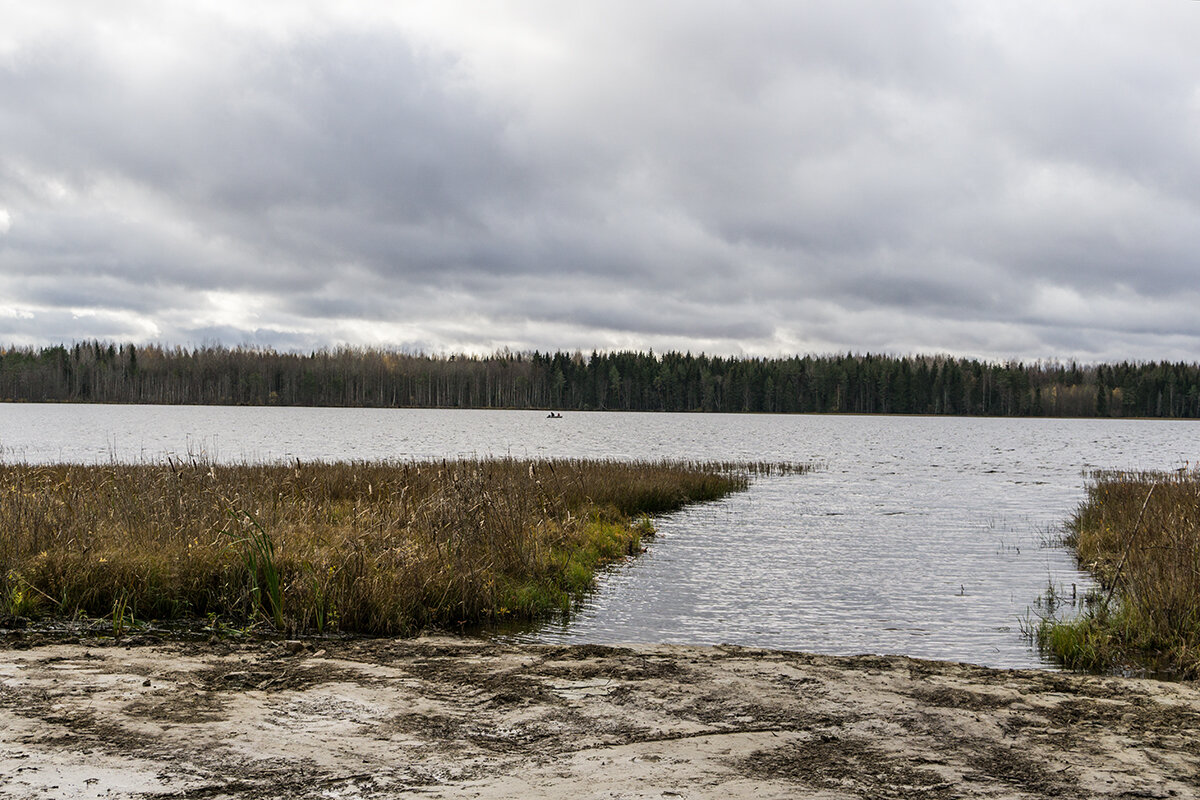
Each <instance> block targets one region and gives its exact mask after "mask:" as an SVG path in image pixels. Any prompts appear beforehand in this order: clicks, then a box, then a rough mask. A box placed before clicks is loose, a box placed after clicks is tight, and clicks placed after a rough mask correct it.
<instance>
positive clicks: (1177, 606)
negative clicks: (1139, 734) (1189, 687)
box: [1039, 469, 1200, 678]
mask: <svg viewBox="0 0 1200 800" xmlns="http://www.w3.org/2000/svg"><path fill="white" fill-rule="evenodd" d="M1067 541H1068V543H1069V544H1071V545H1073V546H1074V548H1075V551H1076V554H1077V555H1078V558H1079V562H1080V564H1081V565H1082V566H1083V567H1084V568H1085V569H1088V570H1089V571H1091V572H1092V573H1094V574H1095V575H1096V576H1097V578H1098V580H1099V582H1100V585H1101V589H1102V591H1101V592H1099V593H1097V594H1096V595H1095V596H1094V597H1093V599H1092V602H1091V603H1090V604H1089V606H1088V608H1087V610H1086V612H1085V613H1084V614H1083V615H1082V616H1080V617H1079V618H1078V619H1075V620H1066V621H1053V620H1050V621H1047V622H1046V623H1044V624H1043V625H1042V626H1041V629H1040V631H1039V638H1040V640H1041V642H1042V643H1043V644H1044V645H1045V646H1046V647H1047V648H1048V649H1049V650H1050V651H1051V652H1053V653H1055V654H1057V655H1058V656H1059V657H1060V658H1061V659H1062V660H1063V661H1064V662H1065V663H1066V664H1068V665H1069V666H1072V667H1076V668H1083V669H1099V670H1117V671H1150V672H1155V673H1171V674H1176V675H1181V676H1184V677H1191V678H1194V677H1198V676H1200V472H1198V471H1196V470H1189V469H1184V470H1179V471H1176V472H1171V473H1158V472H1097V473H1095V474H1093V476H1092V479H1091V481H1090V484H1089V486H1088V489H1087V498H1086V500H1085V501H1084V503H1083V504H1082V505H1081V506H1080V508H1079V510H1078V512H1077V513H1076V515H1075V517H1074V519H1073V520H1072V521H1071V523H1070V525H1069V528H1068V538H1067Z"/></svg>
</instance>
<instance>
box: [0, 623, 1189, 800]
mask: <svg viewBox="0 0 1200 800" xmlns="http://www.w3.org/2000/svg"><path fill="white" fill-rule="evenodd" d="M408 796H413V797H430V798H439V797H445V798H449V797H455V798H457V797H479V798H498V797H565V798H573V799H580V798H651V797H653V798H700V797H711V798H717V797H721V798H724V797H755V798H776V797H777V798H784V797H787V798H794V797H799V798H851V797H855V798H857V797H867V798H958V797H987V798H1034V797H1037V798H1040V797H1070V798H1081V797H1122V798H1143V797H1151V798H1156V797H1181V798H1184V797H1197V796H1200V686H1197V685H1196V684H1178V683H1161V682H1156V681H1150V680H1135V679H1119V678H1101V677H1087V676H1076V675H1064V674H1057V673H1051V672H1037V671H1002V670H990V669H984V668H980V667H973V666H966V665H961V664H949V663H939V662H930V661H918V660H914V659H909V658H901V657H888V658H883V657H874V656H872V657H857V658H834V657H827V656H813V655H805V654H800V653H788V652H775V651H766V650H751V649H742V648H733V647H717V648H706V647H682V646H639V647H631V648H609V647H598V646H591V645H583V646H575V647H553V646H528V645H520V646H517V645H499V644H493V643H485V642H480V641H464V640H454V639H419V640H368V641H363V640H359V641H346V642H320V643H301V642H293V643H288V642H265V643H264V642H257V643H246V644H234V643H230V642H204V643H186V642H160V641H156V640H154V639H153V638H152V637H151V638H150V640H147V639H145V638H141V639H139V638H136V637H135V638H132V639H127V640H125V641H124V642H121V643H113V642H112V641H111V640H108V641H106V640H102V639H96V640H90V641H89V640H80V641H74V642H69V641H68V642H64V641H62V640H61V639H58V640H42V641H40V642H39V641H38V637H36V636H32V637H31V636H29V635H26V636H24V637H17V638H13V637H3V638H0V797H4V798H39V799H40V798H134V797H136V798H213V799H214V800H215V799H218V798H276V797H280V798H318V797H319V798H384V797H389V798H390V797H408Z"/></svg>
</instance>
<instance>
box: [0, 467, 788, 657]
mask: <svg viewBox="0 0 1200 800" xmlns="http://www.w3.org/2000/svg"><path fill="white" fill-rule="evenodd" d="M777 469H787V470H798V469H803V467H798V466H792V465H782V466H781V465H761V464H760V465H754V464H751V465H735V464H694V463H680V462H652V463H651V462H643V463H620V462H613V461H583V460H557V461H522V460H515V459H501V460H463V461H440V462H336V463H299V462H297V463H294V464H269V465H259V464H238V465H219V464H213V463H207V462H198V461H186V462H179V461H170V462H168V463H166V464H155V465H117V464H114V465H103V466H79V465H53V466H34V465H26V464H3V465H0V598H3V600H4V602H5V603H6V605H7V613H8V614H10V615H13V614H30V613H42V614H51V615H59V616H67V615H72V614H77V613H82V614H86V615H89V616H94V617H105V616H110V615H111V616H112V617H113V618H114V626H116V627H118V628H119V627H120V626H121V625H123V624H124V619H125V617H126V614H128V615H129V616H130V617H132V618H134V619H145V618H151V619H180V618H204V617H206V616H208V615H215V617H217V618H219V619H221V620H224V621H228V622H232V623H235V624H243V625H244V624H250V623H255V622H259V623H261V622H262V621H264V620H266V621H269V622H270V623H273V625H274V626H275V627H278V628H284V629H289V630H314V629H315V630H342V631H355V632H362V633H378V634H396V633H399V634H404V633H412V632H415V631H417V630H420V629H423V628H425V627H429V626H438V627H454V626H458V625H463V624H473V623H477V622H482V621H487V620H494V619H501V618H528V617H532V616H536V615H539V614H543V613H546V612H548V611H551V610H554V609H564V610H565V609H567V608H568V607H569V605H570V602H571V599H572V598H573V597H575V596H577V595H578V593H579V592H581V591H582V590H584V589H586V588H587V587H588V586H589V585H590V584H591V581H592V577H593V573H594V570H595V569H596V567H597V566H598V565H600V564H602V563H604V562H605V561H609V560H612V559H615V558H619V557H621V556H624V555H625V554H632V553H636V552H638V551H639V550H640V536H641V535H642V534H644V533H645V532H646V531H647V527H646V525H647V523H645V522H644V521H643V522H641V523H639V522H636V521H634V517H636V516H637V515H642V514H651V513H659V512H663V511H668V510H671V509H675V508H679V507H681V506H682V505H684V504H686V503H690V502H696V501H701V500H710V499H715V498H718V497H721V496H723V495H725V494H727V493H729V492H732V491H736V490H739V489H742V488H744V487H745V486H746V484H747V481H748V476H749V474H750V473H751V472H761V471H773V470H777Z"/></svg>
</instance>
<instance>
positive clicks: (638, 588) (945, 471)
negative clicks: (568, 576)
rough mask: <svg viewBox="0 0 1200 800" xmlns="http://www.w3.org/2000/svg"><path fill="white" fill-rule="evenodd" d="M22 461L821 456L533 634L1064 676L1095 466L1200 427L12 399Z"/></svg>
mask: <svg viewBox="0 0 1200 800" xmlns="http://www.w3.org/2000/svg"><path fill="white" fill-rule="evenodd" d="M0 454H2V456H3V458H5V459H7V460H10V461H12V460H24V461H30V462H52V461H71V462H83V463H97V462H107V461H111V460H119V461H134V462H136V461H158V460H161V459H163V458H164V457H165V456H166V455H174V456H186V455H189V454H191V455H203V456H206V457H209V458H213V459H215V460H218V461H237V460H255V461H261V460H276V459H294V458H301V459H306V460H308V459H326V460H333V459H376V458H393V459H397V458H398V459H408V458H430V457H436V458H442V457H447V458H448V457H454V456H488V455H511V456H514V457H555V456H569V457H584V458H622V459H628V458H688V459H721V460H741V459H752V460H772V461H816V462H820V463H821V464H822V465H823V466H822V468H821V469H820V470H818V471H816V472H813V473H809V474H806V475H793V476H786V477H772V478H763V479H759V480H757V481H755V482H754V483H753V485H752V486H751V488H750V490H749V491H747V492H743V493H740V494H737V495H733V496H731V497H729V498H726V499H725V500H723V501H720V502H716V503H710V504H705V505H700V506H693V507H691V508H688V509H684V510H683V511H681V512H678V513H675V514H671V515H668V516H666V517H663V518H661V519H659V520H658V521H657V527H658V531H659V532H658V535H657V536H656V537H655V538H654V539H653V540H652V541H651V542H650V545H649V550H648V552H646V553H645V554H643V555H642V556H641V557H639V558H637V559H636V560H633V561H632V562H630V563H628V564H625V565H622V566H619V567H616V568H614V569H612V570H609V571H608V572H607V573H606V574H605V575H604V576H603V578H602V580H601V583H600V586H599V588H598V590H597V591H596V592H595V593H593V594H592V595H591V596H590V597H589V598H588V599H587V601H586V603H585V604H584V606H583V608H582V609H581V610H580V611H579V613H577V614H575V615H574V616H573V617H572V619H571V620H570V621H569V622H567V623H565V624H549V625H542V626H540V627H538V628H536V629H534V630H532V631H526V632H522V633H517V634H509V635H510V636H512V637H513V638H518V639H522V640H536V641H555V642H557V641H563V642H566V641H570V642H606V643H615V642H678V643H704V644H716V643H722V642H728V643H734V644H741V645H753V646H763V647H778V648H786V649H795V650H807V651H813V652H820V653H830V654H849V653H866V652H875V653H903V654H907V655H914V656H921V657H927V658H943V659H953V660H959V661H970V662H974V663H979V664H986V665H990V666H1001V667H1028V666H1046V663H1045V662H1044V660H1043V659H1042V658H1041V657H1040V656H1039V654H1038V653H1037V652H1036V651H1035V650H1034V649H1033V648H1032V647H1031V646H1030V645H1029V643H1028V642H1027V641H1026V640H1025V639H1024V638H1023V637H1022V636H1021V634H1020V630H1019V620H1020V619H1021V618H1022V617H1024V616H1026V615H1027V614H1028V613H1029V612H1030V609H1031V607H1032V606H1033V605H1034V603H1035V600H1036V599H1037V598H1038V597H1039V595H1040V594H1041V593H1042V592H1043V591H1044V590H1045V589H1046V586H1047V584H1049V583H1053V584H1054V585H1055V586H1056V587H1059V588H1060V589H1062V590H1065V592H1066V593H1067V594H1068V595H1069V594H1070V591H1071V586H1072V584H1074V585H1075V586H1076V587H1077V591H1078V593H1079V594H1080V595H1082V592H1083V589H1084V588H1085V587H1086V586H1087V585H1088V580H1087V578H1086V576H1085V575H1083V574H1081V573H1079V572H1078V571H1077V570H1075V568H1074V565H1073V560H1072V558H1071V555H1070V553H1068V552H1067V551H1064V550H1062V549H1061V548H1058V547H1054V546H1053V545H1051V544H1050V543H1049V542H1050V541H1051V540H1052V539H1053V538H1054V534H1055V530H1056V528H1057V526H1059V525H1060V524H1061V523H1062V522H1063V521H1064V520H1066V519H1067V518H1068V517H1069V516H1070V514H1071V513H1072V511H1073V510H1074V509H1075V507H1076V506H1077V505H1078V503H1079V502H1080V500H1081V499H1082V497H1083V486H1084V482H1085V477H1084V472H1085V471H1086V470H1089V469H1094V468H1119V469H1170V468H1174V467H1177V466H1179V465H1180V464H1182V463H1183V461H1184V460H1185V459H1191V460H1196V457H1197V455H1200V424H1197V423H1195V422H1175V421H1160V420H1154V421H1147V420H1045V419H1019V420H1012V419H973V418H933V417H882V416H870V417H858V416H767V415H718V414H707V415H701V414H644V413H568V414H566V415H565V418H564V419H561V420H548V419H545V417H544V415H543V414H542V413H539V412H522V411H437V410H393V409H379V410H375V409H309V408H227V407H194V406H184V407H169V406H83V405H12V404H6V405H0Z"/></svg>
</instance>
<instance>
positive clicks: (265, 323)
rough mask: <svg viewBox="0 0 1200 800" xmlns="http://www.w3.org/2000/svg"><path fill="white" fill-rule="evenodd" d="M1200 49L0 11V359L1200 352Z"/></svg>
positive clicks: (1194, 37)
mask: <svg viewBox="0 0 1200 800" xmlns="http://www.w3.org/2000/svg"><path fill="white" fill-rule="evenodd" d="M335 5H337V6H338V8H339V10H337V11H335V10H333V9H332V6H335ZM1197 42H1200V3H1196V2H1184V1H1183V0H1171V1H1168V0H1147V2H1141V3H1129V2H1127V0H1126V1H1125V2H1115V0H1112V1H1110V0H1064V2H1055V3H1046V2H1041V1H1040V0H1012V1H1009V2H1003V3H979V2H976V1H975V0H961V1H959V2H955V1H954V0H930V1H929V2H925V1H923V0H922V1H920V2H915V1H913V2H905V1H901V2H889V3H880V2H877V0H842V1H841V2H838V3H795V2H777V3H776V2H753V1H752V2H746V3H738V4H731V3H724V2H722V3H715V2H711V3H710V2H695V0H689V2H659V3H646V2H612V1H609V2H602V3H601V2H597V3H590V2H585V3H562V2H555V1H554V0H546V2H525V3H503V4H501V3H494V2H487V1H484V0H481V1H480V2H477V3H467V2H460V3H434V4H429V3H412V4H396V3H391V2H380V3H345V4H331V3H315V2H313V3H307V2H296V0H286V1H281V2H278V3H254V4H241V3H234V2H190V3H169V4H166V3H161V2H156V1H155V0H148V1H147V2H122V1H121V0H115V1H114V2H106V3H103V4H95V3H90V2H83V0H80V2H77V3H70V2H49V1H48V2H41V3H36V4H34V3H24V2H8V1H7V0H0V345H3V344H8V343H11V344H18V345H20V344H52V343H59V342H67V343H70V342H73V341H77V340H81V339H91V338H100V339H108V340H114V341H120V342H127V341H132V342H162V343H166V344H185V345H188V344H191V345H198V344H203V343H211V342H220V343H223V344H227V345H237V344H253V345H260V346H272V347H276V348H279V349H313V348H320V347H333V346H337V345H340V344H352V345H359V344H363V345H375V346H385V347H400V348H406V349H410V350H417V349H419V350H425V351H432V352H450V351H463V350H466V351H473V352H485V353H486V352H491V351H493V350H496V349H498V348H502V347H509V348H512V349H514V350H531V349H535V348H537V349H541V350H547V349H551V350H553V349H576V348H581V349H584V350H591V349H594V348H596V349H605V348H608V349H612V348H637V349H645V348H648V347H652V348H654V349H655V350H656V351H663V350H667V349H680V350H691V351H693V352H696V351H700V350H703V351H706V352H710V353H722V354H751V355H778V354H790V353H796V352H817V353H829V352H845V351H848V350H852V351H856V352H865V351H871V352H881V351H882V352H891V353H900V354H903V353H914V352H925V353H929V352H938V353H952V354H961V355H969V356H978V357H984V358H1023V359H1037V358H1077V359H1081V360H1085V361H1095V360H1114V359H1126V358H1129V359H1152V360H1157V359H1160V358H1168V359H1184V360H1188V361H1194V360H1197V359H1200V315H1198V314H1197V311H1196V309H1197V308H1200V56H1198V55H1197V44H1196V43H1197Z"/></svg>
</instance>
